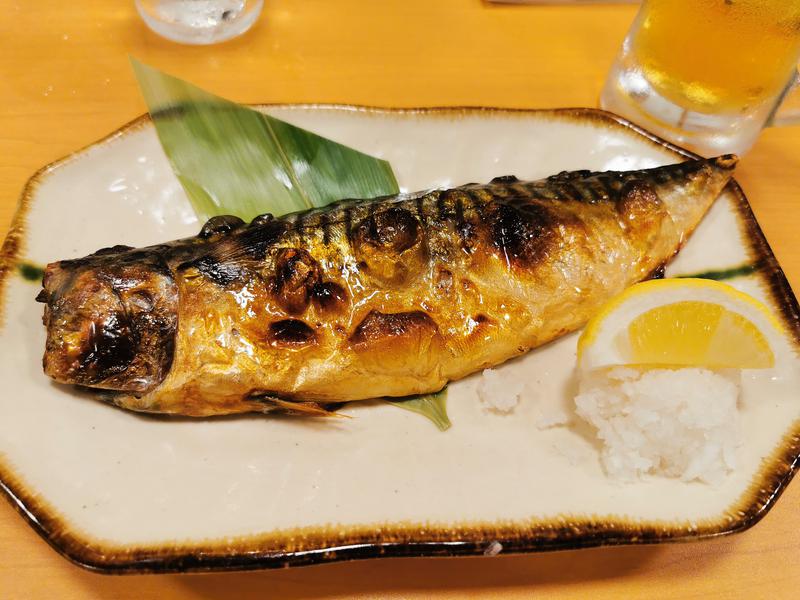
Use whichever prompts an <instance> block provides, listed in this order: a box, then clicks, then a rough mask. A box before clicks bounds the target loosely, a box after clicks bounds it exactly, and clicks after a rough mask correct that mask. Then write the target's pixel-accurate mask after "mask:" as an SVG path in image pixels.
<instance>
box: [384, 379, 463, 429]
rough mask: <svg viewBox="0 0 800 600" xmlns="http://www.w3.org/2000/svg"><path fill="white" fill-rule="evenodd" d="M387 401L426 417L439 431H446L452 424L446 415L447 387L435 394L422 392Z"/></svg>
mask: <svg viewBox="0 0 800 600" xmlns="http://www.w3.org/2000/svg"><path fill="white" fill-rule="evenodd" d="M388 402H389V404H392V405H394V406H397V407H398V408H404V409H405V410H410V411H411V412H415V413H418V414H420V415H422V416H424V417H427V418H428V419H430V420H431V421H432V422H433V424H434V425H436V427H438V428H439V431H447V430H448V429H450V426H451V425H452V423H450V418H449V417H448V416H447V388H444V389H443V390H441V391H439V392H436V393H435V394H422V395H420V396H411V397H409V398H402V399H400V400H389V401H388Z"/></svg>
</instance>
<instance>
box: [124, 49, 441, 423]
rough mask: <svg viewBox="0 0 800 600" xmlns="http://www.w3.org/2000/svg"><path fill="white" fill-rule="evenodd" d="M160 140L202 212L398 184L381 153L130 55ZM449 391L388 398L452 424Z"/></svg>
mask: <svg viewBox="0 0 800 600" xmlns="http://www.w3.org/2000/svg"><path fill="white" fill-rule="evenodd" d="M131 62H132V64H133V69H134V71H135V72H136V78H137V79H138V81H139V87H140V88H141V90H142V94H143V96H144V98H145V101H146V102H147V106H148V109H149V111H150V116H151V117H152V119H153V123H154V124H155V126H156V132H157V133H158V137H159V140H160V141H161V145H162V147H163V148H164V152H165V153H166V155H167V158H168V159H169V161H170V163H171V165H172V169H173V171H174V172H175V174H176V176H177V178H178V180H179V181H180V182H181V185H182V186H183V189H184V190H185V191H186V195H187V196H188V197H189V201H190V202H191V203H192V207H193V208H194V210H195V212H196V213H197V215H198V216H199V217H200V218H209V217H212V216H214V215H221V214H230V215H236V216H239V217H241V218H242V219H245V220H250V219H252V218H253V217H256V216H258V215H260V214H264V213H267V212H268V213H272V214H273V215H275V216H280V215H283V214H286V213H290V212H295V211H300V210H305V209H308V208H314V207H319V206H325V205H326V204H328V203H330V202H334V201H336V200H342V199H345V198H374V197H376V196H384V195H390V194H396V193H398V192H399V191H400V189H399V187H398V185H397V180H396V179H395V176H394V173H393V172H392V168H391V166H390V165H389V163H388V162H386V161H385V160H380V159H377V158H374V157H372V156H369V155H367V154H364V153H362V152H358V151H357V150H353V149H352V148H348V147H347V146H343V145H342V144H338V143H336V142H333V141H331V140H328V139H326V138H324V137H321V136H319V135H317V134H315V133H312V132H310V131H306V130H305V129H302V128H300V127H295V126H294V125H290V124H289V123H286V122H285V121H281V120H280V119H276V118H274V117H270V116H268V115H264V114H262V113H260V112H258V111H255V110H252V109H250V108H247V107H245V106H241V105H238V104H236V103H234V102H230V101H229V100H225V99H223V98H219V97H217V96H214V95H213V94H210V93H208V92H206V91H204V90H201V89H200V88H198V87H196V86H194V85H191V84H190V83H187V82H185V81H183V80H181V79H178V78H176V77H172V76H170V75H167V74H165V73H162V72H161V71H159V70H157V69H154V68H152V67H148V66H147V65H144V64H142V63H140V62H139V61H137V60H135V59H131ZM446 398H447V394H446V391H445V390H442V391H441V392H439V393H437V394H427V395H424V396H416V397H413V398H408V399H403V400H398V401H391V403H392V404H394V405H395V406H399V407H401V408H404V409H406V410H410V411H413V412H416V413H419V414H422V415H424V416H425V417H427V418H429V419H430V420H431V421H433V423H435V424H436V426H437V427H438V428H439V429H441V430H442V431H444V430H445V429H447V428H449V427H450V420H449V419H448V417H447V410H446Z"/></svg>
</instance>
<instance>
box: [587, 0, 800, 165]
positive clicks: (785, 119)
mask: <svg viewBox="0 0 800 600" xmlns="http://www.w3.org/2000/svg"><path fill="white" fill-rule="evenodd" d="M798 58H800V0H643V2H642V6H641V8H640V9H639V13H638V14H637V16H636V20H635V21H634V23H633V25H632V26H631V29H630V31H629V32H628V36H627V38H626V39H625V42H624V44H623V46H622V50H621V52H620V53H619V55H618V56H617V59H616V62H615V64H614V66H613V67H612V69H611V72H610V73H609V76H608V79H607V80H606V84H605V87H604V89H603V92H602V94H601V96H600V105H601V106H602V107H603V108H605V109H607V110H610V111H611V112H614V113H617V114H619V115H621V116H623V117H625V118H627V119H629V120H630V121H633V122H634V123H637V124H639V125H641V126H642V127H644V128H645V129H649V130H650V131H652V132H653V133H656V134H658V135H660V136H661V137H664V138H666V139H668V140H671V141H673V142H675V143H676V144H679V145H681V146H686V147H688V148H691V149H693V150H695V151H697V152H698V153H700V154H704V155H707V156H710V155H716V154H721V153H725V152H735V153H739V154H741V153H743V152H746V151H747V150H748V149H749V148H750V147H751V146H752V145H753V143H754V142H755V140H756V138H757V137H758V134H759V132H760V131H761V129H762V128H763V127H765V126H766V125H769V124H788V123H793V122H800V108H796V109H792V108H791V107H790V106H789V104H790V103H791V102H784V101H785V100H787V99H788V97H789V96H790V95H792V93H793V89H792V88H793V87H794V86H795V84H796V81H797V62H798ZM795 95H799V94H795ZM781 104H783V105H784V106H782V107H781Z"/></svg>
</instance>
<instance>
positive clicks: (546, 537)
mask: <svg viewBox="0 0 800 600" xmlns="http://www.w3.org/2000/svg"><path fill="white" fill-rule="evenodd" d="M266 110H268V112H270V113H271V114H273V115H275V116H277V117H279V118H283V119H286V120H288V121H291V122H293V123H296V124H298V125H301V126H304V127H306V128H308V129H311V130H313V131H316V132H318V133H320V134H322V135H325V136H328V137H331V138H333V139H336V140H338V141H341V142H344V143H346V144H349V145H351V146H353V147H355V148H358V149H359V150H363V151H365V152H368V153H370V154H373V155H376V156H381V157H384V158H386V159H388V160H389V161H390V162H391V164H392V165H393V167H394V169H395V172H396V174H397V176H398V179H399V181H400V183H401V186H402V187H403V188H404V190H417V189H424V188H430V187H439V186H442V187H446V186H453V185H458V184H462V183H467V182H471V181H488V180H489V179H491V178H492V177H494V176H498V175H507V174H514V175H517V176H518V177H520V178H523V179H525V178H531V179H534V178H539V177H542V176H546V175H549V174H552V173H556V172H558V171H561V170H565V169H595V170H606V169H619V170H627V169H639V168H645V167H652V166H656V165H661V164H666V163H670V162H676V161H677V160H680V158H681V156H680V153H679V151H678V150H677V149H675V148H674V147H670V146H668V145H666V144H665V143H663V142H661V141H659V140H657V139H655V138H653V137H649V136H647V135H646V134H643V132H641V131H640V130H637V129H636V128H634V127H632V126H630V125H628V124H627V123H625V122H623V121H621V120H619V119H616V118H615V117H612V116H610V115H608V114H606V113H602V112H600V111H594V110H589V109H585V110H562V111H504V110H494V109H441V110H378V109H365V108H353V107H324V106H315V107H270V108H268V109H266ZM198 229H199V225H198V223H197V220H196V218H195V217H194V215H193V213H192V211H191V209H190V207H189V204H188V202H187V200H186V198H185V196H184V194H183V191H182V189H181V187H180V186H179V184H178V182H177V181H176V179H175V178H174V176H173V174H172V172H171V170H170V168H169V165H168V163H167V161H166V159H165V157H164V155H163V153H162V150H161V148H160V146H159V144H158V141H157V138H156V135H155V132H154V129H153V126H152V123H151V122H150V121H149V120H148V119H146V118H141V119H138V120H137V121H135V122H134V123H132V124H130V125H128V126H126V127H124V128H122V129H121V130H120V131H118V132H116V133H115V134H113V135H111V136H110V137H109V138H107V139H105V140H102V141H101V142H98V143H96V144H94V145H92V146H90V147H88V148H86V149H84V150H81V151H79V152H77V153H75V154H74V155H72V156H70V157H68V158H66V159H64V160H62V161H59V162H57V163H55V164H53V165H51V166H48V167H46V168H45V169H43V170H41V171H40V172H38V173H37V174H36V175H34V177H33V178H32V179H31V180H30V182H29V184H28V185H27V187H26V189H25V191H24V193H23V197H22V202H21V205H20V210H19V212H18V214H17V217H16V219H15V221H14V225H13V227H12V231H11V233H10V234H9V237H8V238H7V240H6V242H5V245H4V246H3V250H2V256H1V257H0V258H2V259H3V260H2V262H1V263H0V264H1V265H3V267H2V268H3V271H2V280H0V281H1V282H2V283H1V285H2V287H1V288H0V290H1V292H2V297H1V298H0V301H1V302H2V306H1V307H0V309H1V312H0V316H1V317H2V325H1V326H0V345H1V346H2V348H3V360H2V361H0V380H2V381H3V382H4V390H3V392H2V393H0V479H2V485H3V488H4V490H5V492H6V494H7V495H8V497H9V498H10V500H11V501H12V502H13V503H14V504H15V505H16V506H17V507H18V508H19V510H20V512H21V513H22V514H23V516H25V517H26V518H27V519H28V520H29V522H30V523H31V524H32V526H33V527H35V528H36V529H37V530H38V531H39V532H40V533H41V534H42V535H43V537H45V539H47V541H48V542H50V543H51V544H52V545H53V546H54V547H55V548H56V549H57V550H58V551H59V552H61V553H63V554H64V555H66V556H67V557H69V558H71V559H72V560H74V561H76V562H78V563H80V564H82V565H84V566H88V567H91V568H95V569H100V570H106V571H136V570H140V571H144V570H155V571H168V570H189V569H212V568H260V567H276V566H285V565H299V564H308V563H313V562H321V561H330V560H342V559H350V558H362V557H373V556H389V555H393V556H399V555H455V554H477V553H483V552H488V553H497V552H499V551H504V552H520V551H536V550H545V549H555V548H566V547H582V546H589V545H597V544H619V543H638V542H656V541H668V540H675V539H686V538H700V537H704V536H711V535H719V534H724V533H730V532H733V531H737V530H741V529H744V528H746V527H748V526H750V525H752V524H753V523H755V522H756V521H757V520H758V519H759V518H760V517H761V516H762V515H763V514H764V513H765V512H766V510H767V509H768V508H769V507H770V506H771V505H772V503H773V502H774V501H775V499H776V498H777V496H778V495H779V493H780V491H781V490H782V489H783V487H784V486H785V484H786V483H787V482H788V480H789V479H790V478H791V476H792V472H793V468H794V466H793V465H794V461H795V460H796V459H797V457H798V454H800V445H799V444H798V439H800V438H798V433H800V425H798V416H800V402H799V401H798V400H800V399H798V398H797V393H796V391H795V390H794V389H791V388H787V387H786V386H781V385H780V383H775V384H774V385H770V386H767V387H764V388H758V387H757V386H756V385H755V384H754V383H752V382H749V381H747V380H746V381H745V382H744V393H743V399H742V405H741V410H742V413H743V419H742V421H743V427H744V430H745V431H744V436H743V437H744V439H745V442H744V445H743V446H741V447H740V448H739V452H738V458H739V461H740V468H739V469H738V470H737V471H736V472H735V473H733V474H732V475H730V476H729V477H728V478H727V479H726V480H725V481H724V483H723V484H721V485H719V486H710V485H706V484H702V483H683V482H680V481H677V480H670V479H661V478H652V479H649V480H646V481H644V482H642V483H637V484H630V485H622V484H619V483H616V482H614V481H611V480H609V479H608V478H607V477H606V476H605V475H604V473H603V471H602V469H601V466H600V463H599V460H598V451H597V448H596V446H595V445H594V444H593V442H592V440H591V437H590V436H587V435H586V434H585V431H582V430H581V428H580V426H579V425H578V424H576V423H574V422H573V424H572V425H570V426H567V427H558V428H552V429H546V430H542V429H539V428H537V425H536V424H537V421H538V420H539V419H540V418H541V416H542V415H543V414H549V413H552V412H553V411H554V410H561V411H571V408H570V404H569V395H570V392H571V389H572V388H571V386H572V367H573V365H574V359H575V341H576V338H575V335H571V336H567V337H565V338H562V339H561V340H559V341H557V342H556V343H553V344H550V345H548V346H546V347H544V348H541V349H539V350H536V351H533V352H531V353H529V354H528V355H526V356H525V357H523V358H521V359H518V360H514V361H512V362H509V363H507V364H505V365H503V366H502V367H500V368H501V369H502V371H503V376H504V377H507V378H508V379H509V380H511V379H521V380H524V381H525V383H526V387H525V390H526V392H525V395H524V398H523V400H522V402H521V404H520V405H519V406H518V408H517V409H516V410H515V411H514V412H513V414H510V415H507V416H501V415H496V414H488V413H486V412H485V411H484V410H483V408H482V407H481V405H480V403H479V402H478V399H477V396H476V391H475V388H476V382H477V378H476V377H471V378H468V379H466V380H463V381H459V382H457V383H455V384H453V385H452V386H451V387H450V393H449V400H448V406H449V413H450V417H451V420H452V422H453V427H452V428H451V429H450V430H449V431H447V432H445V433H440V432H439V431H437V430H436V429H435V428H434V426H433V425H432V424H431V423H429V422H428V421H427V420H425V419H423V418H421V417H419V416H418V415H415V414H412V413H408V412H406V411H402V410H398V409H397V408H395V407H392V406H388V405H385V404H377V403H364V404H359V405H352V406H348V407H347V408H345V409H344V410H345V412H347V413H348V414H350V415H352V416H353V417H354V418H352V419H334V420H330V419H329V420H322V422H320V421H312V420H297V419H295V420H292V419H286V418H269V417H261V416H247V417H239V418H226V419H210V420H191V419H161V418H153V417H146V416H139V415H136V414H131V413H128V412H125V411H122V410H120V409H116V408H113V407H111V406H108V405H105V404H102V403H100V402H97V401H95V400H91V399H89V398H88V397H85V396H83V395H81V394H80V393H77V392H73V391H71V390H70V389H69V388H65V387H63V386H58V385H55V384H52V383H51V382H50V381H49V380H48V378H46V377H45V376H44V375H43V374H42V370H41V355H42V352H43V347H44V328H43V327H42V324H41V312H42V309H41V305H39V304H36V303H35V302H34V297H35V296H36V294H37V292H38V289H39V288H38V285H35V284H32V283H31V282H29V281H26V280H25V279H24V278H23V277H20V276H19V275H18V272H17V269H16V265H18V263H19V261H20V260H22V259H23V258H24V259H25V260H29V261H32V262H35V263H39V264H44V263H47V262H50V261H53V260H57V259H64V258H72V257H79V256H83V255H85V254H88V253H90V252H93V251H94V250H96V249H97V248H100V247H104V246H111V245H114V244H128V245H131V246H140V245H147V244H153V243H156V242H160V241H163V240H168V239H173V238H179V237H184V236H188V235H193V234H195V233H196V232H197V230H198ZM742 265H752V268H751V269H749V271H748V270H747V269H745V275H743V276H740V277H738V278H735V279H733V280H731V283H732V284H733V285H735V286H737V287H739V288H741V289H743V290H745V291H747V292H748V293H751V294H753V295H755V296H757V297H759V298H761V299H762V300H764V301H766V302H767V303H769V304H770V306H772V308H773V309H774V311H775V312H776V313H777V314H779V315H780V316H781V317H782V318H783V319H784V321H785V323H786V325H787V327H788V328H789V330H790V331H791V332H792V333H793V335H794V337H795V338H797V337H798V331H800V329H798V316H797V315H798V308H797V303H796V301H795V299H794V296H793V295H792V294H791V291H790V289H789V286H788V284H787V283H786V280H785V278H784V277H783V274H782V273H781V271H780V269H779V268H778V266H777V264H776V262H775V260H774V258H773V256H772V254H771V252H770V250H769V247H768V246H767V244H766V242H765V240H764V238H763V235H762V234H761V231H760V230H759V228H758V226H757V224H756V222H755V220H754V218H753V216H752V213H751V212H750V209H749V206H748V204H747V201H746V199H745V198H744V196H743V195H742V193H741V190H739V188H738V186H736V185H735V184H732V185H731V186H729V187H728V188H727V190H726V192H725V193H724V194H723V196H722V197H721V198H720V200H719V201H718V202H717V203H716V204H715V206H714V207H713V208H712V210H711V212H710V214H709V215H708V216H707V217H706V219H705V220H704V222H703V223H702V224H701V226H700V227H699V229H698V230H697V232H696V233H695V235H694V237H693V238H692V239H691V240H690V242H689V243H688V245H687V246H686V247H685V248H684V249H683V250H682V251H681V253H680V255H679V256H678V258H677V259H676V260H675V261H674V262H673V263H672V265H671V266H670V267H669V270H668V274H669V273H671V274H677V273H689V272H697V271H708V270H724V269H728V268H731V267H739V266H742Z"/></svg>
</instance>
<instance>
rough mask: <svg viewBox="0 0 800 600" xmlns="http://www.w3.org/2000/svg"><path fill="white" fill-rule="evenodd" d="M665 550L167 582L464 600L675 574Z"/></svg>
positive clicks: (407, 562) (204, 587)
mask: <svg viewBox="0 0 800 600" xmlns="http://www.w3.org/2000/svg"><path fill="white" fill-rule="evenodd" d="M721 541H722V540H718V541H717V543H716V544H717V545H718V547H717V549H716V550H717V551H716V552H711V553H709V552H697V553H696V555H693V556H692V560H690V561H689V563H691V564H687V565H686V568H687V569H691V570H692V571H693V572H695V573H696V572H697V571H699V570H702V569H704V568H705V567H707V566H709V564H711V563H713V562H716V560H718V559H721V558H723V557H724V555H725V554H726V552H727V550H728V548H729V546H730V544H728V543H723V544H719V542H721ZM712 543H714V542H712ZM695 547H696V548H697V546H695ZM670 548H673V549H674V546H673V547H671V546H626V547H610V548H594V549H589V550H577V551H562V552H550V553H543V554H534V555H515V556H499V557H496V558H483V557H474V558H437V559H411V558H398V559H378V560H374V559H373V560H366V561H356V562H349V563H338V564H329V565H320V566H314V567H303V568H297V569H288V570H281V571H258V572H249V573H219V574H195V575H174V576H171V578H172V581H171V582H170V583H171V584H172V585H174V586H175V587H176V588H183V589H182V590H181V591H182V592H188V594H187V595H189V596H194V597H197V598H202V599H212V598H221V597H226V598H237V599H243V600H246V599H248V598H265V597H275V598H281V599H291V598H320V599H324V598H329V597H335V596H338V597H350V596H352V597H355V596H358V595H366V596H377V597H380V596H381V595H382V594H388V593H395V594H398V595H403V596H404V595H406V594H408V595H415V592H416V593H431V592H439V593H443V592H447V591H452V592H459V591H460V592H463V593H467V594H469V593H470V592H472V593H477V592H478V591H479V590H481V589H486V590H489V589H492V590H502V589H510V588H519V587H528V588H536V587H539V586H541V587H549V586H553V585H580V584H581V583H592V582H599V581H602V580H605V579H612V578H618V577H624V576H626V575H633V574H636V573H638V572H644V571H651V570H653V569H655V568H656V567H657V566H659V565H660V566H664V567H669V569H670V571H671V572H673V573H674V574H675V575H676V576H680V571H681V567H680V566H679V567H678V568H677V569H676V564H675V563H676V561H680V558H679V557H677V556H676V553H675V552H674V551H673V552H671V551H670ZM698 549H699V548H698ZM181 597H183V595H181Z"/></svg>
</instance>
